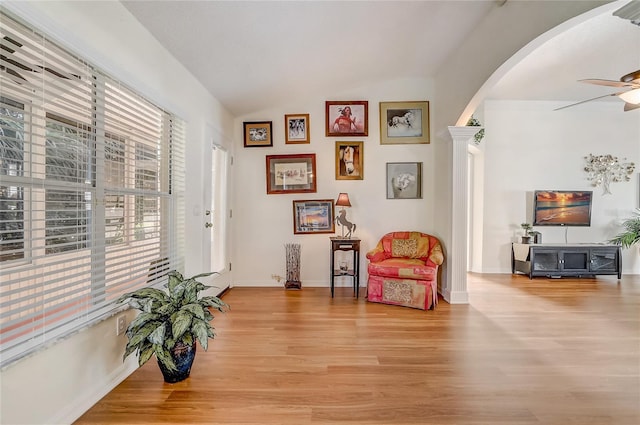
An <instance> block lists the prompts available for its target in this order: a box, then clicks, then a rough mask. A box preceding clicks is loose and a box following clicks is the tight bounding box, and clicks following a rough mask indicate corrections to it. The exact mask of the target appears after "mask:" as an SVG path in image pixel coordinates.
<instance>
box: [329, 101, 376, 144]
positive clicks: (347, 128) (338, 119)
mask: <svg viewBox="0 0 640 425" xmlns="http://www.w3.org/2000/svg"><path fill="white" fill-rule="evenodd" d="M325 134H326V136H327V137H331V136H341V137H343V136H355V137H362V136H367V135H368V134H369V102H368V101H366V100H351V101H332V100H328V101H326V102H325Z"/></svg>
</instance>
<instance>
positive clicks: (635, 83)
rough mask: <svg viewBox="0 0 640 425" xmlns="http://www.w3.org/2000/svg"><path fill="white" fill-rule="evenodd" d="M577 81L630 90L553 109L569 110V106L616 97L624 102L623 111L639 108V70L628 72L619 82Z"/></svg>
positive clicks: (599, 80) (595, 79)
mask: <svg viewBox="0 0 640 425" xmlns="http://www.w3.org/2000/svg"><path fill="white" fill-rule="evenodd" d="M578 81H579V82H581V83H588V84H596V85H598V86H609V87H624V88H630V90H625V91H620V92H617V93H610V94H605V95H603V96H598V97H593V98H591V99H587V100H583V101H580V102H577V103H572V104H571V105H567V106H562V107H560V108H557V109H555V110H556V111H559V110H560V109H565V108H569V107H571V106H576V105H580V104H582V103H586V102H591V101H592V100H596V99H602V98H604V97H609V96H618V97H619V98H620V99H622V100H623V101H624V110H625V111H631V110H633V109H639V108H640V69H639V70H637V71H634V72H630V73H629V74H627V75H623V76H622V77H620V81H615V80H602V79H597V78H590V79H586V80H578Z"/></svg>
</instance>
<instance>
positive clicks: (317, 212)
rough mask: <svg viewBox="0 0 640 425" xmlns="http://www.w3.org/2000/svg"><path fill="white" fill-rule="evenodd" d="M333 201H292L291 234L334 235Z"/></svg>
mask: <svg viewBox="0 0 640 425" xmlns="http://www.w3.org/2000/svg"><path fill="white" fill-rule="evenodd" d="M334 217H335V216H334V207H333V199H319V200H313V201H293V233H294V234H296V235H297V234H301V233H335V220H334Z"/></svg>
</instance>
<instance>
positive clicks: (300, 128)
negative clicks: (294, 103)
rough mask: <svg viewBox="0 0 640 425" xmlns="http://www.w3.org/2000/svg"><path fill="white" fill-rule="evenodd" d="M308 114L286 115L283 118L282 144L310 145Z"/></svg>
mask: <svg viewBox="0 0 640 425" xmlns="http://www.w3.org/2000/svg"><path fill="white" fill-rule="evenodd" d="M309 131H310V129H309V114H287V115H285V116H284V134H285V138H284V143H285V144H286V145H295V144H304V143H311V136H310V134H311V133H310V132H309Z"/></svg>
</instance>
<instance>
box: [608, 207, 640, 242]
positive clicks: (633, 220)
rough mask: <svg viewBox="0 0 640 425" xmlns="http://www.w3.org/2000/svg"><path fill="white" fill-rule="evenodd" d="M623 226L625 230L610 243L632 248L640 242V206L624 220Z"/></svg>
mask: <svg viewBox="0 0 640 425" xmlns="http://www.w3.org/2000/svg"><path fill="white" fill-rule="evenodd" d="M622 227H623V228H624V231H623V232H622V233H620V234H618V235H617V236H616V237H614V238H613V239H610V240H609V242H610V243H612V244H615V245H622V247H623V248H631V246H632V245H634V244H638V243H640V208H639V209H638V210H637V211H636V212H635V213H634V214H633V215H632V216H631V217H630V218H628V219H626V220H624V221H623V222H622Z"/></svg>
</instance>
